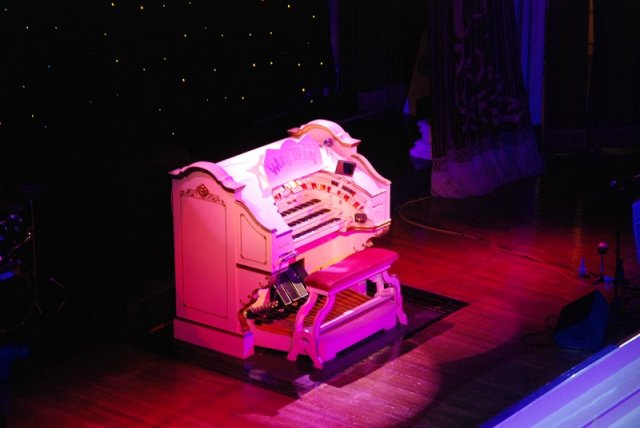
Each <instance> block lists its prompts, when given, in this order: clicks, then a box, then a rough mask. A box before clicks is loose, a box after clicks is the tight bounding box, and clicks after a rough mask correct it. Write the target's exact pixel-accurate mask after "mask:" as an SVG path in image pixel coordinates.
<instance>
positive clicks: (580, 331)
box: [554, 290, 609, 351]
mask: <svg viewBox="0 0 640 428" xmlns="http://www.w3.org/2000/svg"><path fill="white" fill-rule="evenodd" d="M608 318H609V304H608V303H607V301H606V300H605V298H604V297H603V296H602V293H600V291H597V290H596V291H594V292H592V293H589V294H587V295H585V296H583V297H581V298H579V299H578V300H576V301H574V302H572V303H570V304H568V305H566V306H565V307H564V308H562V311H561V312H560V316H559V318H558V323H557V325H556V330H555V333H554V339H555V341H556V343H557V344H558V345H559V346H560V347H562V348H569V349H580V350H586V351H597V350H599V349H600V348H602V345H603V344H604V339H605V334H606V330H607V322H608Z"/></svg>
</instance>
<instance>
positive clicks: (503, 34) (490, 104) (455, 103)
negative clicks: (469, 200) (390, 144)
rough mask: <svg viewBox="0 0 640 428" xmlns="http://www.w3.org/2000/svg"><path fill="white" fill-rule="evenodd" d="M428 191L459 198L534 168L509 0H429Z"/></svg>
mask: <svg viewBox="0 0 640 428" xmlns="http://www.w3.org/2000/svg"><path fill="white" fill-rule="evenodd" d="M428 16H429V26H428V27H429V39H430V43H431V46H430V49H429V50H430V52H431V55H432V57H431V63H432V64H433V67H432V70H433V72H432V73H431V82H430V87H431V88H432V117H431V132H432V150H433V153H432V154H433V170H432V177H431V192H432V193H433V194H434V195H437V196H442V197H452V198H463V197H467V196H474V195H482V194H486V193H489V192H490V191H492V190H493V189H495V188H497V187H499V186H501V185H503V184H506V183H509V182H512V181H515V180H518V179H521V178H525V177H529V176H533V175H537V174H540V173H541V172H542V171H543V169H544V165H543V162H542V157H541V156H540V153H539V151H538V147H537V143H536V139H535V135H534V133H533V129H532V127H531V123H530V118H529V112H528V106H527V98H526V95H525V91H524V86H523V81H522V73H521V69H520V55H519V47H518V38H517V36H516V29H515V17H514V10H513V2H512V1H511V0H495V1H483V0H453V1H452V0H432V1H430V2H429V13H428Z"/></svg>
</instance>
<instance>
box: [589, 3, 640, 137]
mask: <svg viewBox="0 0 640 428" xmlns="http://www.w3.org/2000/svg"><path fill="white" fill-rule="evenodd" d="M593 17H594V45H593V63H592V64H593V65H592V74H591V90H590V91H589V134H590V140H591V144H590V145H591V146H592V147H593V146H595V147H620V148H621V147H625V148H631V147H634V146H635V147H636V148H637V147H640V28H639V26H640V1H638V0H616V1H609V0H593Z"/></svg>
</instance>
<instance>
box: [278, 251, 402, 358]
mask: <svg viewBox="0 0 640 428" xmlns="http://www.w3.org/2000/svg"><path fill="white" fill-rule="evenodd" d="M397 259H398V254H397V253H395V252H393V251H390V250H386V249H383V248H368V249H365V250H362V251H359V252H356V253H354V254H351V255H350V256H348V257H346V258H344V259H343V260H341V261H339V262H337V263H335V264H333V265H331V266H329V267H327V268H325V269H322V270H318V271H316V272H313V273H312V274H310V275H309V276H307V277H306V279H305V285H306V287H307V291H308V292H309V297H308V300H307V301H306V303H305V304H304V305H303V306H302V307H301V308H300V310H299V311H298V313H297V314H296V319H295V325H294V331H293V335H292V336H293V337H292V340H293V343H292V346H291V351H290V352H289V354H288V356H287V358H288V359H289V360H296V358H297V356H298V355H299V354H300V353H305V354H307V355H309V357H310V358H311V360H312V361H313V365H314V367H316V368H318V369H321V368H323V367H324V361H328V360H331V359H333V358H335V356H336V354H337V353H338V352H340V351H342V350H344V349H346V348H348V347H349V346H352V345H354V344H355V343H357V342H359V341H361V340H364V339H366V338H367V337H370V336H372V335H373V334H375V333H377V332H379V331H382V330H390V329H393V328H395V326H396V320H397V322H399V323H400V324H403V325H406V324H407V316H406V315H405V313H404V309H403V307H402V294H401V292H400V281H399V280H398V278H397V277H396V276H394V275H391V274H389V272H388V270H389V268H390V267H391V265H392V264H393V263H394V262H395V261H396V260H397ZM367 282H372V283H373V284H375V287H376V289H375V294H374V295H373V297H372V298H367V296H366V284H367ZM357 299H361V301H359V302H357V303H358V304H356V305H355V307H354V304H353V301H354V300H357ZM341 300H350V301H352V303H350V304H345V305H342V306H344V307H347V308H349V309H348V310H346V311H344V312H343V311H342V310H340V308H339V307H340V306H341V305H339V304H336V302H339V301H341Z"/></svg>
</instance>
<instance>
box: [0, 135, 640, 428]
mask: <svg viewBox="0 0 640 428" xmlns="http://www.w3.org/2000/svg"><path fill="white" fill-rule="evenodd" d="M344 128H345V129H346V130H347V131H349V132H350V134H351V135H352V136H354V137H357V138H362V139H363V143H362V150H363V152H365V153H366V150H365V147H366V145H367V136H363V135H360V134H359V133H358V131H357V130H352V129H351V128H350V126H349V125H348V124H345V125H344ZM387 149H388V148H387ZM376 150H379V151H380V152H383V151H384V147H383V148H382V149H379V148H376V149H375V150H372V153H371V159H370V160H371V161H372V163H373V164H374V165H376V159H375V156H374V155H375V153H374V152H375V151H376ZM399 150H402V151H403V153H406V150H408V146H407V144H404V143H403V145H402V146H401V147H400V148H399ZM397 156H398V157H403V156H402V155H397ZM407 156H408V155H407ZM638 159H639V157H638V154H637V152H630V153H625V154H619V153H607V152H587V153H581V154H563V155H554V154H548V155H546V168H547V169H546V172H545V173H544V174H543V175H542V176H541V177H537V178H532V179H528V180H524V181H522V182H518V183H513V184H512V185H508V186H505V187H504V188H502V189H499V190H497V191H496V192H493V193H492V194H490V195H487V196H485V197H479V198H471V199H467V200H460V201H452V200H443V199H439V198H433V197H430V196H428V194H427V193H425V192H424V189H425V188H426V183H427V182H428V168H426V169H417V170H416V169H406V168H405V167H404V166H402V167H400V168H398V171H393V170H389V171H390V172H387V171H386V170H385V168H384V167H382V168H380V170H381V172H382V173H383V175H384V174H385V173H387V175H391V176H390V178H391V179H392V180H393V181H394V188H393V191H394V192H395V198H394V201H396V202H395V205H394V213H393V223H392V227H391V231H390V233H389V234H388V235H386V236H384V237H381V238H379V239H378V240H377V241H376V245H377V246H380V247H384V248H389V249H393V250H395V251H397V252H399V253H400V260H399V261H398V262H397V263H396V264H395V265H394V267H393V273H395V274H397V275H398V276H399V277H400V279H401V282H402V283H403V284H408V285H411V286H412V287H416V288H420V289H424V290H427V291H429V292H432V293H437V294H440V295H444V296H448V297H451V298H454V299H458V300H462V301H464V302H467V303H468V305H467V306H466V307H464V308H462V309H461V310H459V311H457V312H455V313H453V314H451V315H450V316H448V317H446V318H445V319H443V320H441V321H439V322H436V323H435V324H433V325H431V326H429V327H427V328H425V329H423V330H421V331H420V332H419V333H417V334H416V335H414V336H412V337H411V338H410V339H408V341H409V343H408V345H410V348H411V349H410V351H408V352H394V350H393V349H390V350H388V352H386V353H385V354H384V355H385V357H384V358H385V360H384V361H378V365H377V366H376V368H375V370H366V369H363V370H360V371H356V372H352V373H350V376H349V377H348V378H342V379H341V382H331V381H330V380H329V381H327V382H326V383H325V384H323V385H320V386H318V387H316V388H314V389H312V390H311V391H309V392H308V393H306V394H304V395H303V396H301V397H299V398H293V397H290V396H287V395H284V394H280V393H278V392H276V391H273V390H269V389H266V388H262V387H260V386H257V385H255V384H252V383H248V382H243V381H241V380H239V379H237V378H235V377H231V376H226V375H224V374H221V373H219V372H218V371H216V370H209V369H207V368H205V367H202V366H199V365H196V364H190V363H188V362H185V361H182V360H180V359H176V358H172V357H171V356H169V355H167V353H166V352H163V351H162V350H161V349H158V348H157V347H147V346H143V345H142V344H141V343H138V342H137V341H136V340H126V339H125V340H113V338H112V339H110V340H103V341H97V342H96V343H93V344H92V345H91V346H85V347H83V349H80V350H77V351H76V352H73V353H70V354H69V355H67V356H66V357H65V358H61V359H57V360H56V361H53V362H51V363H50V364H47V365H46V366H44V367H39V368H38V369H37V370H34V371H33V372H30V373H24V374H23V376H20V377H19V378H17V379H10V380H8V381H6V382H3V383H0V412H1V413H3V414H4V418H5V419H6V425H7V426H8V427H29V426H48V427H79V426H87V427H88V426H117V427H125V426H157V427H160V426H162V427H243V426H247V427H249V426H251V427H262V426H272V427H285V426H286V427H463V426H465V427H466V426H477V425H480V424H482V423H484V422H486V421H488V420H490V419H491V418H492V417H494V416H495V415H497V414H499V413H500V412H502V411H504V410H505V409H507V408H509V407H510V406H513V405H516V403H518V402H519V401H520V400H522V399H523V398H525V397H527V396H529V395H530V394H532V393H534V392H535V391H537V390H538V389H539V388H541V387H544V386H545V385H547V384H549V383H550V382H553V381H554V379H556V378H557V377H558V376H561V375H562V374H563V373H565V372H567V371H568V370H570V369H571V368H572V367H575V366H576V365H578V364H580V363H582V362H584V361H585V360H587V359H588V358H589V357H590V356H592V355H593V354H594V352H593V351H589V350H584V349H577V350H576V349H568V348H565V347H562V346H558V344H557V343H556V342H555V341H554V340H553V332H554V327H555V324H556V322H557V320H558V317H559V314H560V312H561V311H562V309H563V308H564V307H565V306H566V305H569V304H571V303H572V302H575V301H576V300H577V299H579V298H580V297H582V296H585V295H587V294H589V293H592V292H594V291H596V290H598V291H600V292H602V294H603V296H605V298H606V299H607V300H608V301H610V300H611V299H612V298H613V297H614V287H613V286H612V284H611V283H610V282H607V281H605V282H596V281H597V280H598V278H599V273H600V262H601V258H600V255H599V253H598V251H597V249H598V244H599V243H600V242H607V243H608V245H609V251H608V252H607V254H606V255H605V256H604V258H603V260H602V261H603V262H604V273H605V275H606V276H614V273H615V242H616V233H615V232H616V219H617V218H618V217H617V216H618V215H619V216H620V222H619V225H620V231H621V234H620V238H621V239H620V255H621V259H622V260H623V261H624V265H623V266H624V275H625V279H629V284H628V285H627V286H625V287H619V288H618V289H617V291H618V292H619V293H618V299H617V300H616V302H619V303H620V304H619V305H616V306H615V310H612V312H611V316H610V319H608V320H606V322H607V326H608V329H607V335H606V337H605V344H608V343H617V342H619V341H621V340H623V339H624V338H626V337H628V336H630V335H631V334H633V333H635V332H637V331H638V326H639V322H638V318H639V317H640V313H639V312H638V310H637V308H638V304H637V301H636V300H637V298H638V289H637V288H636V287H637V284H638V281H637V279H638V278H639V277H640V266H639V265H638V259H637V252H636V243H635V240H634V236H633V231H632V227H631V201H632V200H633V198H636V199H637V198H638V197H640V196H637V195H635V196H634V195H629V194H628V193H626V192H625V194H624V195H623V197H622V198H619V193H618V190H617V189H615V188H612V187H611V185H610V181H611V180H612V179H617V178H618V177H622V176H624V175H625V174H627V175H628V174H633V173H635V174H638V173H640V171H637V170H636V171H633V168H636V169H637V168H638V167H639V166H640V162H638ZM403 162H406V165H410V162H409V159H408V157H406V158H403ZM399 171H404V172H403V173H400V172H399ZM407 171H410V172H409V173H407ZM416 180H424V182H422V181H421V182H417V181H416ZM618 199H620V200H618ZM582 260H584V266H585V268H586V271H587V275H586V276H580V275H579V274H578V273H579V272H578V271H579V267H580V265H581V261H582ZM605 279H606V278H605Z"/></svg>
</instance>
